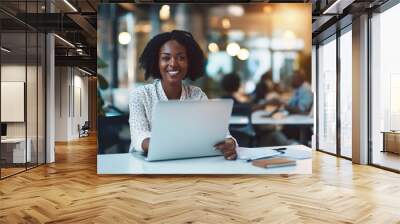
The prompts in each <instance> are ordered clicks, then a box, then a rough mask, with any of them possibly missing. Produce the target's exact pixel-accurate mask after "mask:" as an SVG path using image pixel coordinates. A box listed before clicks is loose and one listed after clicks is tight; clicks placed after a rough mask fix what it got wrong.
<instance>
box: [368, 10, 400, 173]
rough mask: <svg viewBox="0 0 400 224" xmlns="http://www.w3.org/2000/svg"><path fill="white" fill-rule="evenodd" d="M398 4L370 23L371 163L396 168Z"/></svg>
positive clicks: (399, 151) (399, 138)
mask: <svg viewBox="0 0 400 224" xmlns="http://www.w3.org/2000/svg"><path fill="white" fill-rule="evenodd" d="M398 21H400V4H398V5H395V6H394V7H392V8H390V9H388V10H386V11H384V12H383V13H380V14H376V15H374V16H373V17H372V19H371V25H372V27H371V28H372V37H371V40H372V49H371V51H372V55H371V56H372V74H371V102H370V103H371V121H372V125H371V130H370V131H371V137H372V139H371V140H372V155H371V156H372V163H373V164H376V165H380V166H384V167H387V168H391V169H395V170H400V103H399V102H400V101H399V95H400V63H399V60H398V54H399V52H400V45H399V44H398V40H399V39H400V32H399V31H398V29H396V28H395V27H397V26H398Z"/></svg>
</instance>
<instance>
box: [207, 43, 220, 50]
mask: <svg viewBox="0 0 400 224" xmlns="http://www.w3.org/2000/svg"><path fill="white" fill-rule="evenodd" d="M208 50H209V51H210V52H217V51H219V47H218V45H217V44H216V43H210V44H209V45H208Z"/></svg>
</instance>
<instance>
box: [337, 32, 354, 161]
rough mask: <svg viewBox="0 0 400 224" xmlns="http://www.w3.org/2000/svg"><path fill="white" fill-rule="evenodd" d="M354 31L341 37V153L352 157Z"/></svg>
mask: <svg viewBox="0 0 400 224" xmlns="http://www.w3.org/2000/svg"><path fill="white" fill-rule="evenodd" d="M351 42H352V33H351V30H350V31H348V32H346V33H344V34H343V35H342V36H341V37H340V154H341V155H342V156H345V157H348V158H351V157H352V150H351V141H352V49H351V48H352V43H351Z"/></svg>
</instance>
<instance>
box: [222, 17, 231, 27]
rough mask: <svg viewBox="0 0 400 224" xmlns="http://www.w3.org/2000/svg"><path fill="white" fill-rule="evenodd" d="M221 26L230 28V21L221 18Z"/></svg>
mask: <svg viewBox="0 0 400 224" xmlns="http://www.w3.org/2000/svg"><path fill="white" fill-rule="evenodd" d="M222 27H223V28H224V29H229V28H231V21H230V20H229V19H227V18H225V19H223V20H222Z"/></svg>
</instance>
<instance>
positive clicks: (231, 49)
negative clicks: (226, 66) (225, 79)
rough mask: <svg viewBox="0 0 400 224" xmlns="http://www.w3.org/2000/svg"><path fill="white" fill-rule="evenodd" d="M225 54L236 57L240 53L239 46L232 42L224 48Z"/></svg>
mask: <svg viewBox="0 0 400 224" xmlns="http://www.w3.org/2000/svg"><path fill="white" fill-rule="evenodd" d="M226 52H227V53H228V54H229V55H230V56H236V55H237V54H239V52H240V46H239V44H237V43H235V42H232V43H229V44H228V46H227V47H226Z"/></svg>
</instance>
